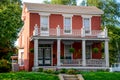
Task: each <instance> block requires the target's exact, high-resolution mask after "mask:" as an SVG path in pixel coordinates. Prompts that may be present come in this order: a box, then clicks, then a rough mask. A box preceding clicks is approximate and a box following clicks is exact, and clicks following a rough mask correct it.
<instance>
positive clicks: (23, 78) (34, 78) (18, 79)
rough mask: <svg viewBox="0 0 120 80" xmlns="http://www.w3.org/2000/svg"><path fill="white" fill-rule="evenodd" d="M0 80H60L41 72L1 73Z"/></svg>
mask: <svg viewBox="0 0 120 80" xmlns="http://www.w3.org/2000/svg"><path fill="white" fill-rule="evenodd" d="M0 80H59V78H58V77H57V76H56V75H53V74H46V73H40V72H16V73H0Z"/></svg>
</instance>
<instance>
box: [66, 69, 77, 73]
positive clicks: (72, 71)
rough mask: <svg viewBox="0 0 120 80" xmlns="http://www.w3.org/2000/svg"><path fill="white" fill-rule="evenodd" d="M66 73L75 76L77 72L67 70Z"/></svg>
mask: <svg viewBox="0 0 120 80" xmlns="http://www.w3.org/2000/svg"><path fill="white" fill-rule="evenodd" d="M66 73H67V74H76V73H77V70H75V69H69V70H67V72H66Z"/></svg>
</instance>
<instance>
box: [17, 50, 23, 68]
mask: <svg viewBox="0 0 120 80" xmlns="http://www.w3.org/2000/svg"><path fill="white" fill-rule="evenodd" d="M22 52H23V61H24V49H19V52H18V64H19V65H20V66H24V64H23V65H21V53H22Z"/></svg>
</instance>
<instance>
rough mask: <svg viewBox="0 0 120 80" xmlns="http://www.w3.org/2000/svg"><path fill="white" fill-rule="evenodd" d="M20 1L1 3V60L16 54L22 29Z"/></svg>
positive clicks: (13, 0)
mask: <svg viewBox="0 0 120 80" xmlns="http://www.w3.org/2000/svg"><path fill="white" fill-rule="evenodd" d="M19 2H20V0H2V1H0V30H1V31H0V41H1V42H0V59H1V58H3V57H4V56H5V55H8V53H15V47H14V42H15V41H16V39H17V35H18V32H19V30H20V28H21V27H22V21H21V5H20V4H19Z"/></svg>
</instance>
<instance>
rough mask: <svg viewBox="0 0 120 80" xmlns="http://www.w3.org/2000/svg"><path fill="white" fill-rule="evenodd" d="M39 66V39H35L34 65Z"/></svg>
mask: <svg viewBox="0 0 120 80" xmlns="http://www.w3.org/2000/svg"><path fill="white" fill-rule="evenodd" d="M37 66H38V39H35V40H34V67H37Z"/></svg>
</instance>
